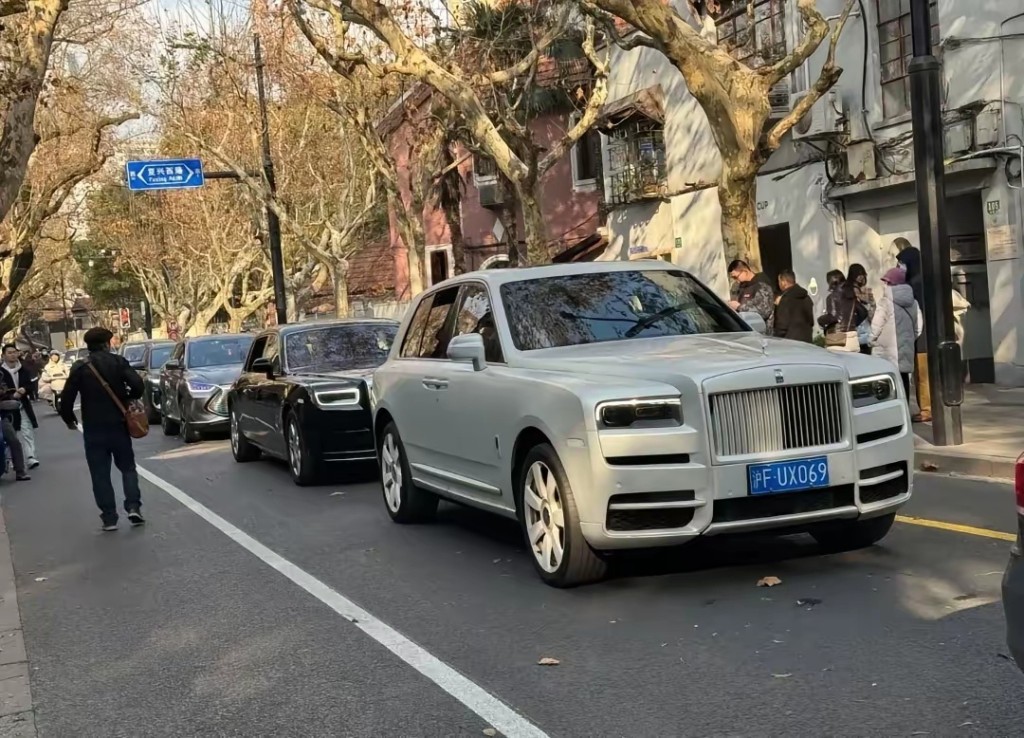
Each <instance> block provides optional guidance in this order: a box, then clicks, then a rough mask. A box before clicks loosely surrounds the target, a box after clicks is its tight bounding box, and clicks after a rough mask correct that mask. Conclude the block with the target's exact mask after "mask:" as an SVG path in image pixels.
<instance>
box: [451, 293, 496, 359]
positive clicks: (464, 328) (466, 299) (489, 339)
mask: <svg viewBox="0 0 1024 738" xmlns="http://www.w3.org/2000/svg"><path fill="white" fill-rule="evenodd" d="M464 333H479V334H480V335H481V336H482V337H483V339H484V358H486V359H487V361H488V362H490V363H504V361H505V358H504V356H503V355H502V352H501V341H500V340H499V339H498V330H497V328H496V327H495V325H494V313H493V312H492V311H491V298H490V297H489V296H488V294H487V288H486V287H484V286H483V285H481V284H468V285H466V286H465V287H463V288H462V297H461V298H460V300H459V311H458V313H457V315H456V317H455V332H454V335H456V336H461V335H462V334H464Z"/></svg>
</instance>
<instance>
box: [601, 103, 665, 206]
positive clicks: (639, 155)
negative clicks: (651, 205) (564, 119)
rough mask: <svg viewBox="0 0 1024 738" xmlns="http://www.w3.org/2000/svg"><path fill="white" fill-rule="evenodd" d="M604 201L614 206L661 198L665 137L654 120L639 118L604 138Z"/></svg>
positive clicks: (662, 193) (663, 186) (663, 191)
mask: <svg viewBox="0 0 1024 738" xmlns="http://www.w3.org/2000/svg"><path fill="white" fill-rule="evenodd" d="M608 179H609V180H610V182H609V184H610V185H611V191H610V192H609V193H608V199H609V201H610V202H612V203H613V204H615V205H621V204H624V203H629V202H637V201H639V200H647V199H652V198H659V197H664V196H665V190H666V184H667V179H666V172H665V136H664V129H663V127H662V125H661V123H659V122H658V121H654V120H650V119H648V118H643V117H639V118H638V119H634V120H632V121H630V122H629V123H626V124H623V125H621V126H618V127H616V128H615V129H614V130H612V131H611V133H609V136H608Z"/></svg>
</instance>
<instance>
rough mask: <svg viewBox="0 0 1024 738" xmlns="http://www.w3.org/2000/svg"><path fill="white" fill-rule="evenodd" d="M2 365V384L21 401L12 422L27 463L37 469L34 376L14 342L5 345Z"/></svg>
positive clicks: (37, 424)
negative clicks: (31, 398)
mask: <svg viewBox="0 0 1024 738" xmlns="http://www.w3.org/2000/svg"><path fill="white" fill-rule="evenodd" d="M2 366H3V371H2V372H0V384H2V385H3V386H4V387H6V388H7V389H10V390H14V392H13V393H12V394H11V398H10V399H16V400H18V401H20V403H21V407H20V409H19V410H18V411H17V412H15V411H13V410H12V411H11V414H12V416H11V422H12V425H13V426H14V429H15V430H16V431H17V432H18V437H19V438H20V440H21V447H22V449H23V451H24V452H25V463H26V464H27V465H28V468H29V469H35V468H36V467H37V466H39V460H38V459H37V458H36V436H35V433H34V432H33V431H34V430H35V429H36V428H38V427H39V421H37V420H36V412H35V410H34V409H33V408H32V401H31V400H30V399H29V387H30V385H31V383H32V376H31V373H30V372H29V370H28V368H27V367H25V365H24V364H22V363H21V358H20V352H19V351H18V347H17V346H15V345H14V344H13V343H8V344H6V345H5V346H4V347H3V365H2Z"/></svg>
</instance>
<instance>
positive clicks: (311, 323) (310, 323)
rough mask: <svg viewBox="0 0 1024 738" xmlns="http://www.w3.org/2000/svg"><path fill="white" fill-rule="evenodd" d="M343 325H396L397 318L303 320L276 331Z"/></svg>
mask: <svg viewBox="0 0 1024 738" xmlns="http://www.w3.org/2000/svg"><path fill="white" fill-rule="evenodd" d="M343 325H393V326H397V325H398V321H397V320H390V319H389V318H333V319H331V320H303V321H300V322H298V323H288V324H286V325H282V326H278V328H277V331H278V333H280V334H281V335H282V336H287V335H289V334H291V333H299V332H301V331H308V330H310V329H312V328H336V327H338V326H343Z"/></svg>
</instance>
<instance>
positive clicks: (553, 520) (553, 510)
mask: <svg viewBox="0 0 1024 738" xmlns="http://www.w3.org/2000/svg"><path fill="white" fill-rule="evenodd" d="M523 501H524V502H525V503H526V504H525V505H524V510H525V512H526V531H527V537H528V538H529V541H530V549H531V550H532V551H533V555H534V557H535V558H536V559H537V563H538V564H539V565H540V567H541V568H542V569H543V570H544V571H546V572H549V573H554V572H556V571H558V567H559V566H561V565H562V555H563V554H564V553H565V512H564V511H563V509H562V496H561V494H560V492H559V490H558V481H557V480H556V479H555V475H554V474H553V473H552V471H551V469H550V468H549V467H548V465H547V464H545V463H544V462H543V461H535V462H534V463H533V465H532V466H531V467H530V471H529V473H528V474H527V475H526V484H525V485H524V488H523Z"/></svg>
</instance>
